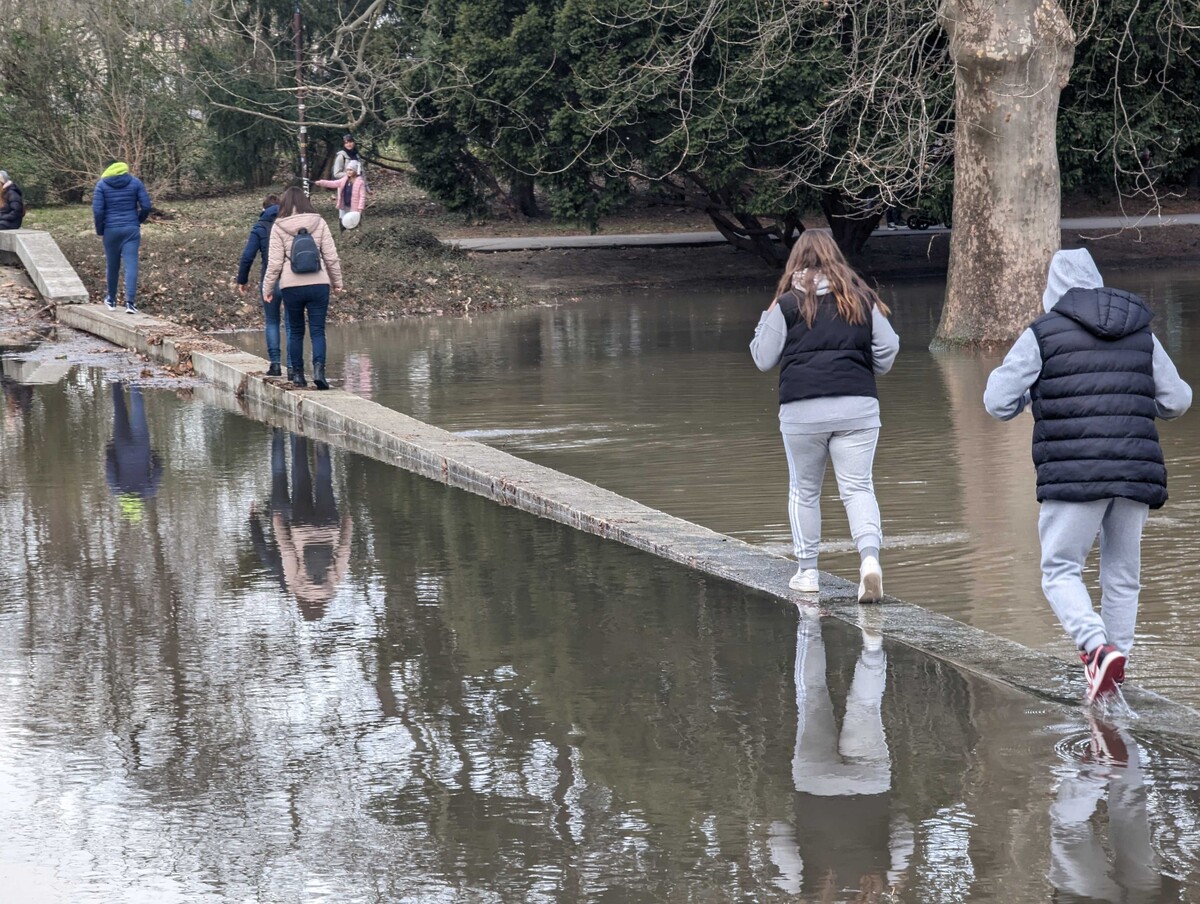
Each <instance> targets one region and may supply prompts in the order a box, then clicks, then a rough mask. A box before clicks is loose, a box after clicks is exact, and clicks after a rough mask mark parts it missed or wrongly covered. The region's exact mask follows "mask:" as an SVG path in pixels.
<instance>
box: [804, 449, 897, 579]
mask: <svg viewBox="0 0 1200 904" xmlns="http://www.w3.org/2000/svg"><path fill="white" fill-rule="evenodd" d="M878 441H879V428H878V427H872V428H870V429H867V430H837V431H834V432H832V433H785V434H783V447H784V449H785V450H786V451H787V460H788V480H789V491H788V520H789V521H791V524H792V545H793V546H794V547H795V552H796V560H797V562H799V564H800V567H802V568H816V567H817V553H818V552H819V551H820V546H821V484H822V482H823V481H824V480H825V462H826V461H830V460H832V461H833V472H834V474H835V475H836V476H837V483H838V493H839V495H840V496H841V499H842V504H843V505H845V506H846V517H847V519H848V520H849V521H850V536H851V537H853V538H854V543H855V545H856V546H857V547H858V549H859V551H860V552H865V551H866V550H873V551H874V552H875V553H877V552H878V550H879V547H880V546H882V545H883V528H882V527H881V526H880V518H879V503H878V502H876V501H875V484H874V482H873V481H872V479H871V467H872V466H873V464H874V463H875V444H876V443H877V442H878Z"/></svg>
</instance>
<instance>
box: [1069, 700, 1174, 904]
mask: <svg viewBox="0 0 1200 904" xmlns="http://www.w3.org/2000/svg"><path fill="white" fill-rule="evenodd" d="M1088 723H1089V729H1090V738H1089V743H1088V747H1087V751H1086V753H1085V754H1084V755H1083V756H1082V757H1080V758H1079V759H1078V760H1076V761H1075V762H1073V763H1070V764H1068V766H1067V769H1066V771H1065V774H1064V775H1063V776H1062V778H1061V780H1060V782H1059V786H1058V791H1057V793H1056V795H1055V799H1054V803H1053V804H1052V805H1051V807H1050V876H1049V878H1050V882H1051V884H1052V885H1053V886H1054V887H1055V888H1056V889H1058V890H1059V892H1061V893H1062V895H1063V896H1061V897H1059V898H1058V900H1060V901H1073V900H1077V899H1083V900H1089V901H1090V900H1096V901H1111V902H1113V904H1122V902H1129V904H1136V902H1151V901H1160V900H1166V899H1164V898H1163V897H1162V892H1163V891H1164V889H1163V884H1164V883H1163V878H1162V874H1161V872H1160V866H1159V864H1158V863H1157V858H1156V856H1155V854H1154V850H1153V848H1152V847H1151V839H1150V822H1149V818H1148V815H1147V812H1146V786H1145V776H1144V775H1143V771H1142V764H1141V757H1142V755H1141V753H1140V751H1139V750H1138V745H1137V742H1136V741H1135V740H1134V739H1133V736H1132V735H1130V734H1129V732H1128V731H1126V730H1125V729H1121V728H1117V727H1115V726H1113V725H1110V724H1108V723H1107V722H1104V721H1101V720H1100V719H1098V718H1096V716H1095V715H1093V714H1091V713H1088ZM1102 803H1103V804H1105V808H1104V810H1105V814H1106V821H1107V822H1108V840H1109V842H1110V846H1109V847H1107V848H1106V847H1105V845H1104V843H1103V841H1102V840H1101V837H1100V834H1099V826H1098V825H1097V822H1098V820H1099V815H1098V813H1097V811H1098V810H1099V809H1100V805H1101V804H1102ZM1171 884H1174V883H1171ZM1176 899H1177V898H1176V897H1175V896H1174V895H1172V897H1171V898H1170V900H1176Z"/></svg>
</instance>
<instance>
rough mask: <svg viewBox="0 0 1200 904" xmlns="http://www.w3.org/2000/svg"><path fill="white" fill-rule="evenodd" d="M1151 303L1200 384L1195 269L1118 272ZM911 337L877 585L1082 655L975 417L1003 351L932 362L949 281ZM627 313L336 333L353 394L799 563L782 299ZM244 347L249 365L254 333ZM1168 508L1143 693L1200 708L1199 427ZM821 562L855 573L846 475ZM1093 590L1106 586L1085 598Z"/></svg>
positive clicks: (1000, 462)
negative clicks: (767, 322) (774, 309)
mask: <svg viewBox="0 0 1200 904" xmlns="http://www.w3.org/2000/svg"><path fill="white" fill-rule="evenodd" d="M1110 281H1111V282H1112V284H1113V285H1119V286H1126V287H1129V288H1133V289H1135V290H1137V291H1139V292H1142V293H1143V294H1144V295H1145V296H1146V297H1147V298H1148V300H1149V301H1150V302H1151V304H1152V306H1153V307H1154V308H1155V310H1156V311H1157V320H1156V327H1155V328H1156V331H1157V333H1158V335H1159V337H1160V338H1161V339H1162V341H1163V343H1164V345H1165V346H1166V347H1167V349H1168V350H1169V351H1170V352H1171V354H1172V356H1173V357H1174V358H1175V360H1176V362H1177V363H1178V365H1179V367H1180V371H1181V372H1182V374H1183V376H1184V377H1185V379H1187V380H1189V382H1191V383H1192V384H1193V385H1197V386H1198V388H1200V355H1198V354H1197V352H1198V351H1200V274H1197V273H1196V272H1195V271H1188V272H1182V271H1155V272H1147V273H1117V274H1114V275H1113V276H1112V279H1111V280H1110ZM886 288H887V291H886V293H885V294H886V297H887V298H888V299H889V300H890V302H891V303H892V305H893V307H894V309H895V310H894V323H895V325H896V328H897V330H898V332H899V333H900V336H901V352H900V357H899V358H898V360H897V363H896V366H895V369H894V370H893V372H892V373H891V374H889V375H888V376H887V377H885V378H883V379H881V380H880V393H881V406H882V411H883V422H884V428H883V432H882V434H881V438H880V444H879V451H878V455H877V459H876V469H875V477H876V486H877V489H878V494H879V501H880V506H881V510H882V514H883V520H884V531H885V534H886V540H885V544H886V549H885V556H884V569H885V576H886V581H885V587H886V589H887V590H888V591H889V592H891V593H894V594H896V595H898V596H900V597H903V598H906V599H910V600H912V601H913V602H917V603H920V604H922V605H925V606H928V607H930V608H932V609H935V610H937V611H939V612H942V613H945V614H947V615H950V616H953V617H955V618H958V619H961V620H963V621H966V622H969V623H971V624H973V625H976V626H978V627H980V628H983V629H985V630H988V631H992V632H995V633H998V634H1001V635H1004V636H1006V637H1010V638H1012V639H1014V640H1016V641H1019V642H1020V643H1023V644H1026V645H1028V646H1031V647H1035V648H1038V649H1044V650H1048V651H1052V652H1055V653H1059V654H1061V655H1063V656H1072V655H1073V653H1072V650H1071V647H1070V644H1069V643H1068V642H1067V640H1066V638H1065V635H1064V634H1063V632H1062V630H1061V628H1060V627H1059V626H1058V623H1057V621H1056V620H1055V619H1054V616H1053V614H1052V613H1051V612H1050V609H1049V607H1048V606H1047V605H1046V603H1045V600H1044V598H1043V597H1042V595H1041V589H1040V572H1039V569H1038V558H1039V557H1038V542H1037V509H1038V507H1037V502H1036V500H1035V498H1034V489H1033V488H1034V472H1033V466H1032V463H1031V460H1030V436H1031V432H1032V421H1031V419H1030V418H1029V417H1027V416H1026V417H1023V418H1021V419H1019V420H1017V421H1015V422H1012V423H1008V424H1001V423H998V422H995V421H993V420H992V419H991V418H990V417H989V416H988V415H987V414H986V412H985V411H984V410H983V407H982V402H981V400H982V396H983V387H984V384H985V382H986V379H987V374H988V372H989V371H990V370H991V368H992V367H994V366H995V365H996V364H997V363H998V361H999V356H998V355H997V356H982V355H978V354H937V355H935V354H932V353H931V352H930V351H929V350H928V344H929V339H930V336H931V334H932V332H933V330H934V328H935V327H936V324H937V319H938V315H939V311H940V304H941V291H942V289H941V284H940V283H937V282H905V283H899V284H897V285H894V286H890V287H886ZM769 295H770V287H769V286H767V285H764V286H762V287H758V288H757V289H756V290H755V291H753V292H747V293H744V294H729V293H725V294H720V295H717V294H713V295H702V294H694V293H693V294H689V295H686V296H661V295H659V296H653V297H646V296H621V297H612V298H603V299H596V300H591V301H586V302H582V303H578V304H573V305H569V306H564V307H559V308H536V309H525V310H519V311H513V312H508V313H500V314H489V315H486V316H479V317H476V318H473V319H470V320H448V319H441V318H438V319H426V320H421V321H406V322H400V323H392V324H368V325H360V326H348V327H342V328H339V329H338V330H336V331H335V332H334V333H333V337H332V341H331V344H330V348H331V352H332V353H333V355H334V358H333V359H332V362H331V364H332V366H331V370H332V371H333V373H334V374H335V375H337V376H339V377H341V379H342V381H343V383H344V385H345V386H346V387H347V388H349V389H351V390H353V391H356V392H359V393H361V394H363V395H370V396H371V397H373V398H374V399H376V400H377V401H379V402H381V403H383V404H385V405H388V406H391V407H395V408H398V409H400V410H403V411H405V412H408V413H411V414H413V415H414V416H416V417H418V418H421V419H423V420H426V421H429V422H431V423H434V424H437V425H439V426H442V427H445V428H447V429H450V430H453V431H456V432H459V433H462V434H463V435H466V436H471V437H475V438H477V439H479V440H482V441H484V442H488V443H491V444H494V445H497V446H500V447H502V448H504V449H506V450H508V451H510V452H513V453H515V454H517V455H521V456H523V457H526V458H529V459H531V460H534V461H537V462H539V463H540V464H544V465H548V466H550V467H554V468H558V469H560V470H563V471H566V472H567V473H569V474H573V475H575V476H578V477H582V478H584V479H587V480H591V481H594V482H595V483H597V484H599V485H601V486H603V487H606V488H607V489H610V490H614V491H616V492H618V493H622V494H625V495H628V496H631V497H633V498H634V499H637V500H638V501H640V502H644V503H646V504H648V505H651V506H654V507H656V508H661V509H663V510H665V511H667V512H669V513H671V514H673V515H678V516H680V517H683V518H687V519H689V520H692V521H696V522H699V523H701V524H704V525H706V526H708V527H711V528H713V529H714V530H718V531H721V532H723V533H728V534H731V535H733V536H736V537H740V538H742V539H745V540H748V541H750V542H754V543H762V544H766V545H769V546H771V547H773V548H776V549H778V550H779V551H780V552H782V553H790V551H791V550H790V546H791V543H790V533H789V529H788V524H787V508H786V502H787V499H786V481H787V466H786V462H785V460H784V456H783V449H782V446H781V442H780V438H779V432H778V421H777V403H776V380H777V377H776V375H775V374H760V373H759V372H758V371H757V370H756V369H755V368H754V366H753V364H752V363H751V361H750V356H749V352H748V350H747V347H748V344H749V341H750V337H751V335H752V333H753V328H754V324H755V323H756V322H757V319H758V314H759V312H760V311H761V310H762V307H763V306H764V298H769ZM237 341H238V342H240V343H242V344H244V345H245V346H246V347H248V348H256V347H257V346H256V344H257V342H258V337H257V336H256V335H249V334H242V335H240V336H238V337H237ZM1161 433H1162V436H1163V443H1164V446H1165V449H1166V455H1167V463H1168V470H1169V473H1170V492H1171V501H1170V502H1169V503H1168V505H1167V507H1166V508H1164V509H1162V510H1161V511H1159V512H1155V513H1152V515H1151V518H1150V521H1149V524H1148V526H1147V529H1146V536H1145V543H1144V548H1143V549H1144V551H1143V582H1144V590H1143V594H1142V610H1141V618H1140V621H1139V638H1138V646H1137V649H1136V650H1135V656H1134V659H1133V661H1132V662H1131V664H1130V675H1131V679H1132V680H1135V681H1137V682H1138V683H1141V684H1143V685H1145V686H1147V687H1150V688H1153V689H1155V690H1158V691H1160V692H1163V693H1166V694H1169V695H1170V696H1173V697H1175V698H1176V699H1179V700H1181V701H1185V702H1190V703H1192V704H1194V705H1200V683H1198V682H1197V681H1196V675H1197V674H1198V672H1200V658H1198V655H1197V653H1196V651H1197V650H1200V619H1197V618H1195V617H1193V613H1192V606H1191V602H1190V597H1191V596H1192V595H1194V590H1195V588H1196V587H1200V559H1198V558H1197V556H1196V555H1195V554H1194V551H1195V550H1196V549H1197V548H1200V517H1198V516H1200V453H1198V452H1197V450H1198V449H1200V410H1197V411H1196V412H1194V413H1192V414H1191V415H1189V416H1187V417H1185V418H1183V419H1182V420H1181V421H1178V422H1175V423H1170V424H1163V425H1161ZM822 507H823V513H824V517H825V528H824V535H825V538H826V543H825V546H824V554H823V555H822V558H821V567H823V568H826V569H829V570H831V571H834V572H837V573H840V574H843V575H845V576H847V577H855V578H856V577H857V555H856V554H855V553H854V552H853V549H852V546H851V544H850V542H849V531H848V528H847V526H846V520H845V514H844V512H843V510H842V507H841V504H840V502H839V501H838V499H837V489H836V486H835V484H834V481H833V475H832V471H830V472H829V473H828V474H827V479H826V493H825V496H824V499H823V502H822ZM1094 577H1095V575H1094V573H1093V574H1092V578H1093V584H1094V583H1095V582H1094Z"/></svg>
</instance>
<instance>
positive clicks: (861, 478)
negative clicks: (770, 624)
mask: <svg viewBox="0 0 1200 904" xmlns="http://www.w3.org/2000/svg"><path fill="white" fill-rule="evenodd" d="M889 313H890V312H889V311H888V309H887V306H886V305H884V303H883V302H882V301H881V300H880V299H879V296H878V295H877V294H876V293H875V291H874V290H873V289H872V288H871V287H870V286H868V285H867V284H866V283H865V282H864V281H863V279H862V278H861V277H860V276H859V275H858V274H857V273H855V272H854V270H852V269H851V268H850V265H849V264H847V263H846V259H845V258H844V257H843V256H842V253H841V251H839V250H838V247H837V245H836V244H835V243H834V241H833V239H832V237H830V235H829V234H828V233H826V232H822V231H817V230H808V231H805V232H803V233H801V235H800V238H799V239H797V240H796V244H795V245H794V246H792V253H791V255H790V256H789V257H788V262H787V266H786V267H785V268H784V272H783V278H782V279H780V281H779V286H778V288H777V289H776V291H775V300H774V301H773V302H771V306H770V307H769V308H767V310H766V311H765V312H764V313H763V315H762V317H761V318H760V319H759V322H758V327H757V328H756V329H755V331H754V341H753V342H751V343H750V353H751V355H753V357H754V363H755V364H756V365H757V366H758V369H759V370H762V371H767V370H770V369H771V368H773V367H775V366H776V365H779V368H780V370H779V429H780V431H781V432H782V433H783V447H784V450H785V451H786V453H787V460H788V476H789V484H790V485H789V492H788V518H789V520H790V521H791V525H792V542H793V545H794V547H795V552H796V559H797V561H798V563H799V568H798V570H797V571H796V574H795V576H794V577H793V578H792V579H791V581H790V582H789V586H790V587H791V588H792V589H793V590H799V591H801V592H804V593H816V592H817V591H818V590H819V589H820V586H819V577H818V571H817V554H818V552H819V550H820V543H821V483H822V481H823V480H824V477H825V463H826V462H827V461H830V460H832V461H833V470H834V474H835V475H836V476H837V482H838V490H839V493H840V495H841V499H842V503H843V504H844V505H845V506H846V516H847V518H848V519H849V521H850V534H851V536H852V537H853V538H854V542H855V545H856V546H857V547H858V552H859V556H860V558H861V566H860V568H859V584H858V600H859V602H860V603H877V602H879V601H880V600H881V599H882V598H883V571H882V569H881V567H880V565H879V548H880V546H881V545H882V543H883V528H882V526H881V524H880V517H879V504H878V503H877V502H876V501H875V485H874V483H873V481H872V478H871V468H872V465H873V464H874V461H875V445H876V442H877V441H878V439H879V426H880V422H879V396H878V394H877V392H876V389H875V376H876V375H877V374H885V373H887V372H888V371H889V370H891V369H892V363H893V362H894V361H895V360H896V354H897V352H899V350H900V337H899V336H897V335H896V331H895V330H893V329H892V325H891V324H890V323H889V322H888V319H887V317H888V314H889Z"/></svg>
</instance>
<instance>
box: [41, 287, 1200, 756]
mask: <svg viewBox="0 0 1200 904" xmlns="http://www.w3.org/2000/svg"><path fill="white" fill-rule="evenodd" d="M58 319H59V321H60V322H61V323H63V324H65V325H67V326H71V327H75V328H76V329H80V330H84V331H86V332H89V333H93V334H95V335H97V336H101V337H103V338H105V339H108V340H109V341H111V342H114V343H116V344H117V345H121V346H124V347H126V348H130V349H134V350H136V351H139V352H142V353H144V354H147V355H149V356H150V357H153V358H156V359H157V360H159V361H162V362H164V363H167V364H173V365H183V366H184V367H185V368H186V367H187V366H188V365H190V367H191V368H192V369H193V370H194V371H195V373H196V374H198V375H200V376H202V377H205V378H207V379H208V380H209V381H211V383H212V384H213V387H214V388H213V389H212V390H210V391H207V392H210V393H211V394H210V395H207V396H206V398H207V400H208V401H210V402H212V403H214V404H217V405H220V406H222V407H225V408H228V409H230V410H234V411H238V412H240V413H242V414H244V415H246V416H248V417H252V418H255V419H257V420H261V421H265V422H267V423H270V424H275V425H277V426H283V427H287V428H288V429H290V430H293V431H296V432H302V433H304V434H306V435H309V436H314V437H317V438H320V439H324V440H327V441H329V442H331V443H334V444H336V445H338V446H341V447H344V448H346V449H349V450H351V451H354V452H358V453H360V454H362V455H366V456H369V457H371V458H375V459H378V460H380V461H384V462H387V463H389V464H394V465H398V466H400V467H402V468H405V469H407V470H409V471H413V472H415V473H417V474H420V475H423V476H425V477H428V478H430V479H431V480H436V481H438V482H440V483H444V484H448V485H450V486H454V487H458V488H460V489H464V490H467V491H468V492H472V493H476V494H478V495H481V496H485V497H487V498H488V499H492V500H494V501H496V502H499V503H500V504H502V505H511V506H514V507H516V508H520V509H522V510H524V511H526V512H530V513H532V514H534V515H538V516H540V517H543V518H549V519H551V520H554V521H558V522H561V523H563V524H566V525H569V526H571V527H574V528H576V529H578V530H582V531H586V532H587V533H590V534H595V535H597V536H600V537H606V538H608V539H612V540H617V541H618V542H621V543H624V544H626V545H628V546H632V547H635V548H637V549H641V550H644V551H645V552H649V553H652V554H654V555H656V556H660V557H662V558H664V559H668V560H670V561H672V562H676V563H679V564H681V565H684V566H686V567H688V568H692V569H695V570H697V571H700V572H702V573H704V574H708V575H711V576H713V577H716V578H720V579H722V580H726V581H732V582H733V583H735V584H739V585H741V586H742V587H746V588H750V589H752V590H756V591H760V592H762V593H766V594H769V595H771V596H773V597H776V598H779V599H782V600H790V601H792V602H799V601H803V600H806V599H807V600H809V601H812V597H811V596H806V595H804V594H797V593H792V592H791V591H789V590H788V589H787V582H788V579H789V578H790V577H791V575H792V573H793V571H794V564H793V563H792V562H791V561H790V560H789V559H784V558H782V557H779V556H776V555H772V554H771V553H769V552H766V551H765V550H763V549H761V548H760V547H756V546H752V545H750V544H748V543H745V542H743V541H740V540H735V539H733V538H731V537H727V536H724V535H723V534H718V533H716V532H715V531H711V530H709V529H708V528H705V527H701V526H700V525H697V524H693V523H691V522H689V521H684V520H682V519H680V518H675V517H672V516H671V515H668V514H665V513H664V512H660V511H658V510H656V509H652V508H649V507H648V506H644V505H642V504H640V503H638V502H635V501H633V500H631V499H627V498H625V497H623V496H619V495H617V494H616V493H612V492H609V491H608V490H604V489H601V488H600V487H597V486H595V485H594V484H591V483H588V482H587V481H584V480H580V479H578V478H575V477H571V476H569V475H567V474H563V473H561V472H559V471H554V470H552V469H550V468H546V467H542V466H541V465H536V464H533V463H532V462H528V461H524V460H522V459H519V458H517V457H515V456H513V455H509V454H508V453H506V452H501V451H500V450H498V449H495V448H492V447H491V446H487V445H484V444H482V443H478V442H475V441H473V440H469V439H464V438H463V437H461V436H457V435H455V434H453V433H449V432H447V431H445V430H441V429H439V428H437V427H432V426H430V425H428V424H425V423H423V422H421V421H418V420H415V419H413V418H411V417H408V416H407V415H405V414H402V413H400V412H398V411H394V410H392V409H389V408H384V407H383V406H381V405H378V404H376V403H375V402H371V401H369V400H367V399H363V398H361V397H359V396H356V395H352V394H351V393H348V392H344V391H341V390H336V389H335V390H329V391H326V392H318V391H316V390H311V389H310V390H302V389H301V390H298V389H294V388H292V387H291V386H290V384H286V383H284V382H283V381H281V380H278V379H267V378H265V377H264V375H263V373H264V371H265V370H266V367H267V362H266V361H264V360H263V359H261V358H257V357H255V356H254V355H250V354H247V353H246V352H242V351H238V350H236V349H234V348H232V347H231V346H228V345H226V344H225V343H222V342H218V341H216V340H214V339H211V338H210V337H208V336H206V335H204V334H202V333H198V332H195V331H194V330H189V329H186V328H183V327H179V326H176V325H174V324H171V323H169V322H167V321H163V320H158V319H156V318H153V317H149V316H147V315H144V314H136V315H130V314H125V313H117V312H113V311H109V310H108V309H107V308H104V307H103V306H101V305H87V306H71V307H60V308H59V309H58ZM821 582H822V588H823V589H822V592H821V596H820V604H821V605H822V606H823V607H826V608H828V609H829V610H830V611H831V612H832V614H833V615H835V616H836V617H838V618H840V619H842V620H843V621H846V622H849V623H851V624H854V623H856V622H857V621H858V620H859V618H860V615H861V614H866V615H867V617H868V618H873V619H881V620H882V629H883V631H884V632H885V633H886V634H887V635H888V636H889V637H890V638H891V639H892V640H894V641H898V642H900V643H903V644H906V645H907V646H910V647H913V648H915V649H917V650H920V651H922V652H924V653H926V654H928V655H930V656H932V657H934V658H936V659H939V660H943V661H945V662H949V663H952V664H953V665H955V666H957V667H959V668H963V669H966V670H968V671H970V672H974V673H976V674H979V675H982V676H985V677H988V678H991V679H993V680H996V681H1001V682H1003V683H1005V684H1008V685H1011V686H1014V687H1017V688H1020V689H1022V690H1025V691H1027V692H1029V693H1031V694H1033V695H1035V696H1037V697H1040V698H1042V699H1044V700H1050V701H1054V702H1057V703H1063V704H1077V703H1079V701H1080V694H1081V691H1082V684H1083V682H1082V670H1081V668H1080V666H1079V665H1078V663H1069V662H1066V661H1064V660H1061V659H1058V658H1056V657H1054V656H1050V655H1047V654H1045V653H1040V652H1038V651H1035V650H1031V649H1029V648H1028V647H1024V646H1022V645H1020V644H1018V643H1015V642H1013V641H1009V640H1005V639H1003V638H1000V637H996V636H994V635H991V634H988V633H986V632H984V631H980V630H978V629H976V628H972V627H970V626H968V625H964V624H962V623H961V622H957V621H955V620H953V619H950V618H947V617H946V616H942V615H938V614H937V613H934V612H931V611H929V610H927V609H924V608H922V607H920V606H917V605H913V604H911V603H906V602H902V601H900V600H895V599H892V598H889V599H888V600H887V603H886V604H885V605H884V606H882V607H875V606H867V607H860V606H859V605H858V603H857V602H856V598H855V594H856V591H857V587H856V585H854V584H851V583H850V582H848V581H845V580H842V579H840V578H837V577H835V576H833V575H830V574H822V576H821ZM1125 696H1126V699H1127V700H1128V701H1129V703H1130V705H1131V706H1132V707H1133V708H1134V709H1135V710H1136V711H1137V713H1138V715H1139V717H1140V718H1139V719H1138V721H1137V724H1136V729H1137V731H1138V733H1139V734H1142V735H1144V736H1148V737H1155V738H1157V739H1158V740H1159V741H1161V742H1166V743H1169V744H1172V745H1173V746H1175V747H1179V748H1181V749H1184V750H1186V751H1188V752H1190V753H1193V754H1200V713H1198V712H1196V711H1195V710H1193V709H1190V708H1188V707H1185V706H1181V705H1179V704H1177V703H1174V702H1172V701H1170V700H1168V699H1166V698H1165V697H1162V696H1160V695H1158V694H1154V693H1151V692H1148V691H1145V690H1140V689H1137V688H1133V687H1127V688H1126V691H1125Z"/></svg>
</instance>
